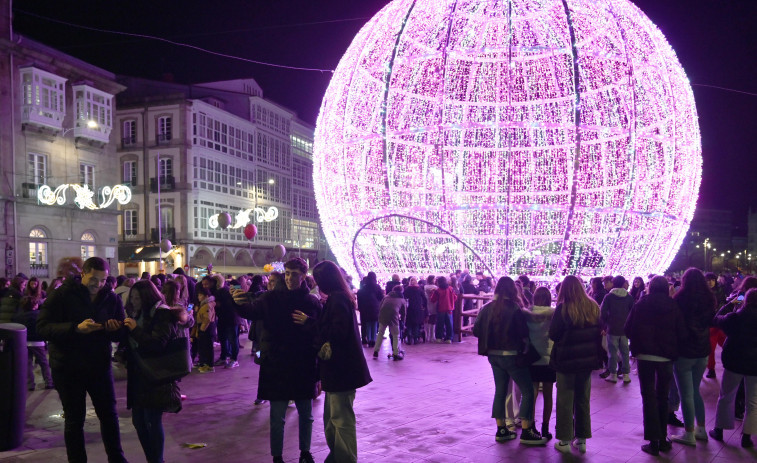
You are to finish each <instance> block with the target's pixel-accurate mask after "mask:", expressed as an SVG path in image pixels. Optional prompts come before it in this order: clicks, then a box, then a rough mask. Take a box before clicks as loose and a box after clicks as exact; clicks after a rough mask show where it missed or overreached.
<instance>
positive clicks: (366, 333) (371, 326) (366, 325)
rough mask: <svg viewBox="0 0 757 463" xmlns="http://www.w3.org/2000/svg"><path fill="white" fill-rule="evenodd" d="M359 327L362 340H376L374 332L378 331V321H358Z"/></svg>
mask: <svg viewBox="0 0 757 463" xmlns="http://www.w3.org/2000/svg"><path fill="white" fill-rule="evenodd" d="M360 323H361V325H360V328H361V329H362V333H361V334H362V338H363V341H367V342H376V332H377V331H378V322H377V321H375V322H364V321H362V320H361V321H360Z"/></svg>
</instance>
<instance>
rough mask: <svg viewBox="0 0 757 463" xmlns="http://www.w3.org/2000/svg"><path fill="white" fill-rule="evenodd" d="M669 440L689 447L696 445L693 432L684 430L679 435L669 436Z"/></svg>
mask: <svg viewBox="0 0 757 463" xmlns="http://www.w3.org/2000/svg"><path fill="white" fill-rule="evenodd" d="M670 440H672V441H673V442H678V443H679V444H684V445H689V446H691V447H696V446H697V440H696V439H695V438H694V433H693V432H684V433H683V434H681V435H680V436H670Z"/></svg>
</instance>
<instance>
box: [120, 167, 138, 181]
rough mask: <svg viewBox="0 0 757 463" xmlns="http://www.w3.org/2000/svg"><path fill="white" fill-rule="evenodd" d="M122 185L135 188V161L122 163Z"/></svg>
mask: <svg viewBox="0 0 757 463" xmlns="http://www.w3.org/2000/svg"><path fill="white" fill-rule="evenodd" d="M122 181H123V183H124V185H128V186H137V161H124V167H123V180H122Z"/></svg>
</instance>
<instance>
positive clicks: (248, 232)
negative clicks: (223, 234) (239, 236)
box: [244, 223, 258, 240]
mask: <svg viewBox="0 0 757 463" xmlns="http://www.w3.org/2000/svg"><path fill="white" fill-rule="evenodd" d="M257 234H258V227H256V226H255V225H253V224H251V223H248V224H247V225H245V227H244V237H245V238H247V239H248V240H251V239H253V238H255V236H256V235H257Z"/></svg>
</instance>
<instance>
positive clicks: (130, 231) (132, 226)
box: [124, 209, 139, 237]
mask: <svg viewBox="0 0 757 463" xmlns="http://www.w3.org/2000/svg"><path fill="white" fill-rule="evenodd" d="M138 225H139V223H138V218H137V210H136V209H128V210H125V211H124V235H126V236H129V237H135V236H136V235H137V227H138Z"/></svg>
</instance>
